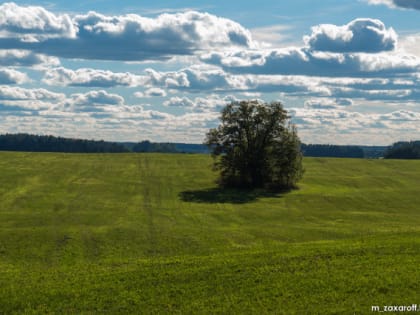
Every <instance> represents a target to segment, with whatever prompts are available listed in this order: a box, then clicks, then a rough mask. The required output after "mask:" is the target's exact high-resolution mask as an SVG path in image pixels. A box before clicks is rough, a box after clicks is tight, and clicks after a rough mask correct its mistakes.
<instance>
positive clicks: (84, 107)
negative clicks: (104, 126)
mask: <svg viewBox="0 0 420 315" xmlns="http://www.w3.org/2000/svg"><path fill="white" fill-rule="evenodd" d="M123 104H124V98H123V97H122V96H120V95H118V94H112V93H108V92H106V91H104V90H99V91H89V92H87V93H76V94H72V95H71V97H70V99H69V100H66V102H65V104H64V108H65V109H66V110H71V111H75V112H80V111H81V112H95V111H103V110H104V108H106V107H109V106H122V105H123Z"/></svg>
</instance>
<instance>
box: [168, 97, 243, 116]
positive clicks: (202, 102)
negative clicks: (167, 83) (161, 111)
mask: <svg viewBox="0 0 420 315" xmlns="http://www.w3.org/2000/svg"><path fill="white" fill-rule="evenodd" d="M234 101H238V99H237V98H236V97H235V96H233V95H227V96H224V97H220V96H219V95H208V96H206V97H205V98H204V97H195V98H194V99H191V98H188V97H185V96H184V97H179V96H174V97H171V98H170V99H169V100H167V101H165V102H164V103H163V105H165V106H168V107H179V108H183V109H185V110H187V111H193V112H220V111H221V109H222V108H223V107H225V106H226V105H227V104H228V103H231V102H234Z"/></svg>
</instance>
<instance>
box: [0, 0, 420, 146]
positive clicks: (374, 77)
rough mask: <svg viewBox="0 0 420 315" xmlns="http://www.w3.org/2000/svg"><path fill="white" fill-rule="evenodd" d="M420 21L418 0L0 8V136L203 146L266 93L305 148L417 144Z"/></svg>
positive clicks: (103, 0) (19, 4) (100, 2)
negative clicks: (222, 121) (229, 114)
mask: <svg viewBox="0 0 420 315" xmlns="http://www.w3.org/2000/svg"><path fill="white" fill-rule="evenodd" d="M122 3H123V4H122ZM419 18H420V0H359V1H354V0H353V1H330V0H325V1H321V2H313V1H306V0H296V1H293V2H289V1H288V2H285V1H269V0H261V1H258V2H256V1H243V2H241V4H240V5H239V4H238V3H235V2H233V1H230V2H229V1H212V2H205V1H201V2H198V1H185V0H184V1H153V2H149V3H146V4H144V3H139V1H131V0H130V1H124V2H118V1H108V0H97V1H54V2H48V1H15V2H1V3H0V133H6V132H11V133H14V132H28V133H37V134H53V135H59V136H66V137H81V138H89V139H106V140H117V141H127V140H130V141H138V140H144V139H150V140H153V141H177V142H195V143H200V142H201V141H202V140H203V138H204V135H205V132H206V131H207V130H208V129H209V128H211V127H215V126H216V125H217V124H218V116H219V112H220V109H221V108H222V107H223V106H224V105H225V104H227V103H229V102H232V101H236V100H242V99H260V100H262V101H267V102H269V101H281V102H282V103H283V104H284V106H285V108H286V109H287V110H288V111H289V113H290V115H291V117H292V122H293V123H295V124H296V125H297V127H298V132H299V135H300V137H301V139H302V140H303V141H304V142H306V143H333V144H377V145H383V144H390V143H392V142H394V141H398V140H414V139H420V27H419V24H418V20H419Z"/></svg>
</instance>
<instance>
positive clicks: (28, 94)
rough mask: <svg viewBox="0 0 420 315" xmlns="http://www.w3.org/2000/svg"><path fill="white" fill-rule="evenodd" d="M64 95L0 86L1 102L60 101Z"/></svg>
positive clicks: (44, 90)
mask: <svg viewBox="0 0 420 315" xmlns="http://www.w3.org/2000/svg"><path fill="white" fill-rule="evenodd" d="M64 97H65V95H64V94H62V93H54V92H51V91H48V90H46V89H24V88H20V87H16V86H0V99H1V100H55V101H56V100H62V99H64Z"/></svg>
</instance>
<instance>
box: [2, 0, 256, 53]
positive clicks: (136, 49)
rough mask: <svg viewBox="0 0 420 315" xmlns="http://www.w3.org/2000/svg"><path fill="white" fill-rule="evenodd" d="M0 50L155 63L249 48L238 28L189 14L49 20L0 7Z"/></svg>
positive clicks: (36, 10) (31, 11) (40, 12)
mask: <svg viewBox="0 0 420 315" xmlns="http://www.w3.org/2000/svg"><path fill="white" fill-rule="evenodd" d="M0 12H2V13H1V14H0V30H1V31H0V34H1V36H0V49H1V48H2V49H28V50H32V51H34V52H37V53H43V54H47V55H50V56H57V57H64V58H81V59H97V60H125V61H141V60H161V59H168V58H170V57H171V56H174V55H192V54H194V53H195V52H196V51H199V50H206V49H212V50H214V49H220V48H223V49H225V48H228V47H248V48H249V47H253V46H254V45H255V43H254V42H253V41H252V38H251V33H250V32H249V31H248V30H247V29H245V28H243V27H242V26H241V25H240V24H238V23H236V22H234V21H232V20H229V19H226V18H221V17H217V16H215V15H212V14H208V13H200V12H195V11H189V12H183V13H177V14H162V15H159V16H158V17H156V18H146V17H142V16H139V15H135V14H128V15H123V16H106V15H102V14H99V13H96V12H89V13H88V14H86V15H77V16H75V17H73V18H70V17H69V16H67V15H55V14H54V13H51V12H49V11H47V10H45V9H43V8H41V7H21V6H18V5H16V4H14V3H6V4H4V5H2V6H1V7H0Z"/></svg>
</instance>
